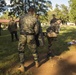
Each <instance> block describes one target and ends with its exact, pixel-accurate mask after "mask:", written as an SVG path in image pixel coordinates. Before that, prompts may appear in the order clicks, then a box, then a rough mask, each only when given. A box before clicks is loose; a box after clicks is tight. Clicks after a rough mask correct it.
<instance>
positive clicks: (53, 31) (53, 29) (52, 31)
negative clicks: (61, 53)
mask: <svg viewBox="0 0 76 75" xmlns="http://www.w3.org/2000/svg"><path fill="white" fill-rule="evenodd" d="M60 23H61V20H57V21H56V22H55V23H52V24H51V26H50V27H48V28H47V30H46V32H47V40H48V52H47V57H48V58H51V57H53V56H54V55H53V51H52V50H51V46H52V42H53V41H54V40H55V39H56V38H57V32H58V30H57V28H58V25H59V24H60Z"/></svg>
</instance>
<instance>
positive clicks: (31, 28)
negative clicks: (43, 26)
mask: <svg viewBox="0 0 76 75" xmlns="http://www.w3.org/2000/svg"><path fill="white" fill-rule="evenodd" d="M34 13H35V10H34V8H33V7H30V8H29V10H28V13H27V14H25V15H23V16H22V17H21V18H20V21H19V22H20V38H19V43H18V51H19V58H20V67H19V70H20V71H22V72H24V70H25V69H24V61H25V57H24V48H25V45H26V43H27V45H28V48H29V49H30V50H31V52H32V55H33V57H34V62H35V66H36V67H39V60H38V54H37V49H36V48H37V47H36V41H35V35H36V34H38V29H39V27H38V22H37V19H36V17H35V16H34Z"/></svg>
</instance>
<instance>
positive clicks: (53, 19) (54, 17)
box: [50, 14, 57, 24]
mask: <svg viewBox="0 0 76 75" xmlns="http://www.w3.org/2000/svg"><path fill="white" fill-rule="evenodd" d="M52 17H53V18H52V19H51V21H50V24H53V23H55V22H56V20H57V18H56V16H55V14H53V15H52Z"/></svg>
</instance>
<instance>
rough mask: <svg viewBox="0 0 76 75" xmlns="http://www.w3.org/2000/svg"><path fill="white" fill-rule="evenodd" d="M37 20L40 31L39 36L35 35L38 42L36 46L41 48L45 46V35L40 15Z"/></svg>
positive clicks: (37, 15)
mask: <svg viewBox="0 0 76 75" xmlns="http://www.w3.org/2000/svg"><path fill="white" fill-rule="evenodd" d="M36 19H37V22H38V25H39V31H38V34H36V35H35V40H36V45H37V46H38V47H39V46H40V45H41V46H43V45H44V37H43V33H42V27H41V23H40V20H39V14H36ZM39 39H41V40H40V41H39ZM40 42H41V43H40Z"/></svg>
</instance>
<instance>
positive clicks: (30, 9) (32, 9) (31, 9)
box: [28, 6, 35, 14]
mask: <svg viewBox="0 0 76 75" xmlns="http://www.w3.org/2000/svg"><path fill="white" fill-rule="evenodd" d="M28 12H29V13H31V14H34V13H35V9H34V7H33V6H31V7H29V9H28Z"/></svg>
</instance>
